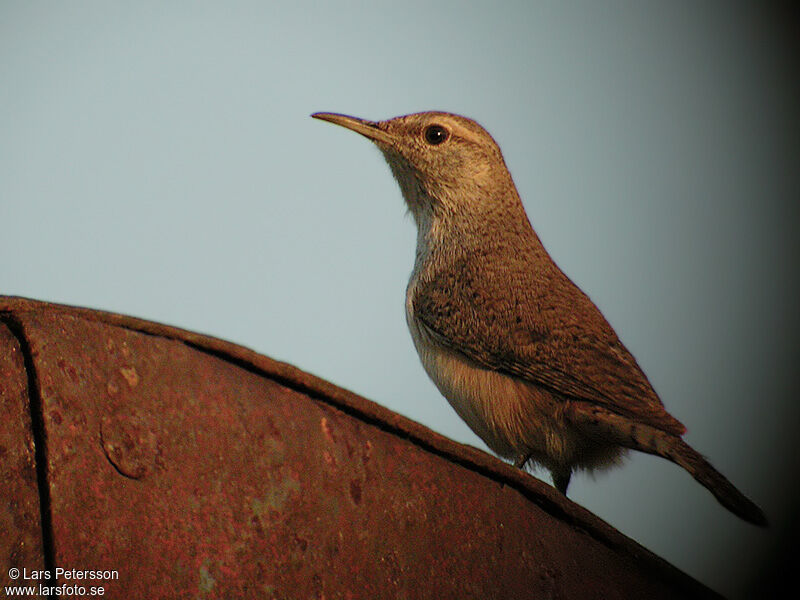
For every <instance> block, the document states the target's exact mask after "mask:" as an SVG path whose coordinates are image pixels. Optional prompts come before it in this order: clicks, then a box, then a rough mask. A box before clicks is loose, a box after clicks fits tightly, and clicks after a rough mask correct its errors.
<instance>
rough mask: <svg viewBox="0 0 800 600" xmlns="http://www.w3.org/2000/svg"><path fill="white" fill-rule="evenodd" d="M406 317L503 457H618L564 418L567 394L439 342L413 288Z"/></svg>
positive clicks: (435, 367) (546, 461)
mask: <svg viewBox="0 0 800 600" xmlns="http://www.w3.org/2000/svg"><path fill="white" fill-rule="evenodd" d="M406 319H407V322H408V327H409V330H410V332H411V337H412V339H413V341H414V346H415V347H416V349H417V353H418V354H419V357H420V361H421V362H422V366H423V368H424V369H425V372H426V373H427V374H428V376H429V377H430V378H431V380H432V381H433V382H434V384H435V385H436V387H437V388H438V389H439V391H440V392H441V393H442V395H443V396H444V397H445V398H446V399H447V401H448V402H449V403H450V405H451V406H452V407H453V408H454V409H455V411H456V413H458V415H459V417H461V418H462V419H463V420H464V422H466V423H467V425H468V426H469V427H470V429H472V431H474V432H475V434H476V435H477V436H478V437H480V438H481V439H482V440H483V441H484V442H485V443H486V445H487V446H489V448H491V449H492V450H493V451H494V452H495V453H497V454H498V455H500V456H502V457H504V458H519V457H521V456H530V457H531V459H532V460H533V461H534V462H536V463H538V464H540V465H542V466H544V467H547V468H548V469H551V470H553V469H556V470H558V469H561V468H563V467H564V466H569V467H570V468H588V469H593V468H597V467H600V466H603V465H605V464H611V463H614V462H615V460H616V458H617V456H618V455H619V454H620V452H619V450H621V449H617V448H609V447H602V448H601V447H598V446H597V445H596V444H595V443H593V442H591V440H588V439H587V438H586V437H585V436H584V435H582V434H581V433H580V432H579V431H578V430H576V429H575V428H574V427H573V426H572V425H571V424H570V423H568V422H567V421H565V418H564V410H565V407H566V402H565V401H564V400H563V399H559V398H555V397H553V396H552V395H551V394H550V393H549V392H547V391H546V390H543V389H541V388H538V387H537V386H535V385H533V384H531V383H528V382H526V381H523V380H520V379H517V378H514V377H511V376H508V375H505V374H502V373H500V372H499V371H494V370H490V369H486V368H483V367H481V366H479V365H477V364H476V363H474V362H472V361H470V360H469V359H468V358H466V357H465V356H464V355H462V354H460V353H456V352H453V351H451V350H449V349H447V348H444V347H442V346H441V345H440V344H437V343H436V341H434V340H433V339H431V336H430V335H428V334H427V333H426V331H425V327H424V325H422V324H420V323H419V322H418V321H417V320H416V319H415V318H414V314H413V307H412V303H411V301H410V294H409V299H407V301H406Z"/></svg>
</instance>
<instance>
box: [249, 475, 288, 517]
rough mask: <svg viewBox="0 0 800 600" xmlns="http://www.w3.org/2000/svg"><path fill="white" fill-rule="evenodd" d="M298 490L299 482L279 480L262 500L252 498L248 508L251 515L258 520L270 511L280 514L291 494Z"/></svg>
mask: <svg viewBox="0 0 800 600" xmlns="http://www.w3.org/2000/svg"><path fill="white" fill-rule="evenodd" d="M299 490H300V482H299V481H297V480H295V479H291V478H286V479H281V480H279V481H277V482H275V484H274V485H273V486H271V487H270V488H269V489H268V490H267V493H266V494H265V495H264V496H263V498H261V499H259V498H253V500H252V502H251V503H250V507H251V509H252V511H253V514H254V515H256V516H257V517H259V518H262V517H264V516H265V515H267V514H268V513H269V511H270V510H274V511H277V512H280V511H282V510H283V507H284V506H285V505H286V501H287V500H288V499H289V496H291V495H292V493H293V492H297V491H299Z"/></svg>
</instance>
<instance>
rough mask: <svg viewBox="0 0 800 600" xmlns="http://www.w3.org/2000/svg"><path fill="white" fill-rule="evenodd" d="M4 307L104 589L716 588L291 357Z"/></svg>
mask: <svg viewBox="0 0 800 600" xmlns="http://www.w3.org/2000/svg"><path fill="white" fill-rule="evenodd" d="M0 313H4V314H5V315H7V316H8V315H12V316H13V319H14V320H15V323H18V324H19V330H20V331H19V332H17V334H18V335H23V336H24V340H25V346H26V347H27V349H28V351H29V352H30V364H31V365H32V368H33V369H35V371H36V378H35V380H36V381H37V382H38V390H37V392H38V394H39V397H40V398H41V404H42V416H43V427H44V430H45V433H46V438H47V461H46V463H47V464H46V466H47V469H46V479H47V486H48V488H49V491H50V498H49V506H47V507H46V510H47V511H48V512H49V514H50V519H51V521H52V529H53V546H54V548H53V555H54V559H53V560H54V563H55V565H57V566H59V567H62V568H67V569H94V570H101V569H106V570H112V571H117V572H118V573H119V579H117V580H113V581H107V582H105V583H104V585H105V595H106V596H107V597H111V598H136V597H140V598H176V597H187V598H188V597H191V598H441V599H445V598H458V599H463V598H592V597H596V598H630V597H647V598H675V597H681V598H685V597H711V596H713V594H712V593H711V592H710V591H709V590H707V589H706V588H704V587H703V586H701V585H700V584H698V583H697V582H695V581H693V580H692V579H690V578H689V577H687V576H686V575H684V574H683V573H681V572H680V571H678V570H676V569H674V568H672V567H671V566H669V565H668V564H666V563H665V562H664V561H662V560H660V559H659V558H657V557H655V556H654V555H652V554H650V553H649V552H648V551H646V550H645V549H643V548H642V547H641V546H639V545H637V544H636V543H634V542H632V541H631V540H629V539H628V538H625V537H624V536H622V535H621V534H619V533H618V532H616V531H615V530H613V529H612V528H610V527H609V526H608V525H606V524H605V523H603V522H602V521H600V520H599V519H597V518H596V517H593V516H592V515H591V514H590V513H588V512H587V511H585V510H583V509H581V508H580V507H577V506H576V505H574V504H572V503H571V502H569V501H568V500H565V499H563V498H561V497H560V496H558V495H557V494H555V493H553V492H552V490H551V488H550V486H547V485H545V484H542V483H541V482H538V481H537V480H535V479H534V478H532V477H530V476H528V475H525V474H522V473H520V472H518V471H516V470H514V469H512V468H510V467H508V466H507V465H505V464H503V463H501V462H500V461H497V460H496V459H494V458H493V457H490V456H488V455H486V454H485V453H482V452H480V451H478V450H475V449H472V448H467V447H464V446H461V445H459V444H455V443H454V442H452V441H450V440H447V439H445V438H443V437H441V436H439V435H437V434H435V433H433V432H431V431H430V430H428V429H426V428H424V427H423V426H421V425H419V424H416V423H413V422H411V421H409V420H407V419H404V418H403V417H400V416H399V415H396V414H395V413H392V412H390V411H388V410H386V409H384V408H382V407H380V406H378V405H376V404H374V403H371V402H369V401H368V400H366V399H364V398H361V397H358V396H356V395H354V394H351V393H349V392H347V391H345V390H342V389H340V388H337V387H335V386H333V385H331V384H330V383H327V382H324V381H322V380H319V379H317V378H315V377H313V376H311V375H308V374H306V373H303V372H302V371H299V370H297V369H295V368H294V367H291V366H289V365H285V364H282V363H278V362H275V361H272V360H271V359H268V358H266V357H263V356H259V355H257V354H255V353H253V352H252V351H249V350H247V349H244V348H241V347H238V346H234V345H232V344H229V343H227V342H223V341H221V340H215V339H212V338H207V337H204V336H200V335H198V334H193V333H190V332H184V331H180V330H177V329H174V328H170V327H166V326H163V325H158V324H154V323H149V322H146V321H141V320H137V319H132V318H129V317H123V316H119V315H111V314H107V313H99V312H96V311H89V310H86V309H73V308H69V307H60V306H54V305H47V304H44V303H37V302H33V301H29V300H23V299H13V298H2V297H0ZM12 338H13V336H12ZM2 340H3V338H0V343H2ZM5 342H6V343H7V344H12V345H13V343H14V340H13V339H7V340H5ZM15 360H17V363H15V365H16V369H17V370H18V369H19V363H20V360H19V359H15ZM0 364H2V363H1V362H0ZM14 372H15V373H16V372H17V371H14ZM2 373H3V378H2V384H0V385H2V386H3V389H6V388H8V387H9V384H8V383H7V378H6V376H5V373H6V371H5V370H4V371H3V372H2ZM10 379H13V377H11V378H10ZM17 380H19V376H17ZM21 381H22V383H25V381H26V380H25V377H24V375H23V376H22V379H21ZM26 410H29V409H27V407H26ZM28 426H30V423H28ZM15 435H17V434H15ZM20 439H22V438H20ZM0 460H1V457H0ZM4 473H5V471H4ZM35 483H36V481H35V475H34V480H33V484H35ZM37 502H38V501H37ZM37 509H38V504H37ZM3 558H5V557H3ZM36 558H38V557H36ZM40 563H41V560H39V563H37V564H40ZM32 564H33V563H32ZM39 568H41V567H39ZM58 583H64V581H59V582H58ZM84 583H86V582H84Z"/></svg>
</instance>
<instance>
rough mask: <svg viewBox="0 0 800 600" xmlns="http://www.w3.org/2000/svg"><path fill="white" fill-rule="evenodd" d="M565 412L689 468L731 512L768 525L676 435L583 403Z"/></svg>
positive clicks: (603, 434) (607, 436)
mask: <svg viewBox="0 0 800 600" xmlns="http://www.w3.org/2000/svg"><path fill="white" fill-rule="evenodd" d="M568 414H569V416H570V417H572V418H573V419H574V421H573V422H574V423H575V424H576V425H577V426H578V427H579V428H580V429H581V430H582V431H583V432H584V433H586V434H587V435H589V436H591V437H597V438H598V439H602V440H613V441H614V442H616V443H618V444H619V445H620V446H624V447H626V448H631V449H633V450H638V451H640V452H646V453H647V454H654V455H656V456H661V457H663V458H666V459H667V460H670V461H672V462H674V463H675V464H677V465H678V466H680V467H682V468H683V469H685V470H686V471H688V472H689V474H690V475H691V476H692V477H694V479H695V480H696V481H697V482H698V483H700V484H701V485H702V486H703V487H705V488H706V489H707V490H708V491H710V492H711V493H712V494H713V495H714V497H715V498H716V499H717V500H718V501H719V502H720V504H722V505H723V506H724V507H725V508H727V509H728V510H729V511H731V512H732V513H733V514H735V515H737V516H738V517H740V518H742V519H744V520H745V521H747V522H749V523H753V524H754V525H758V526H760V527H766V526H767V518H766V516H765V515H764V512H763V511H762V510H761V509H760V508H759V507H758V506H757V505H756V504H755V503H754V502H752V501H751V500H750V499H748V498H747V497H746V496H745V495H744V494H742V493H741V492H740V491H739V490H738V489H736V486H734V485H733V484H732V483H731V482H730V481H728V479H727V478H726V477H725V476H724V475H722V473H720V472H719V471H717V470H716V469H715V468H714V467H713V466H712V465H711V463H709V462H708V461H707V460H706V459H705V457H704V456H703V455H702V454H700V453H699V452H697V451H696V450H695V449H694V448H692V447H691V446H690V445H689V444H687V443H686V442H684V441H683V440H682V439H681V438H680V437H679V436H677V435H674V434H671V433H667V432H665V431H662V430H660V429H657V428H656V427H652V426H650V425H645V424H642V423H636V422H633V421H631V420H630V419H628V418H626V417H623V416H621V415H618V414H616V413H612V412H610V411H608V410H606V409H604V408H600V407H597V406H592V405H588V404H586V403H583V402H576V403H573V404H572V406H571V410H570V411H569V413H568Z"/></svg>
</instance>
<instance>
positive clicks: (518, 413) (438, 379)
mask: <svg viewBox="0 0 800 600" xmlns="http://www.w3.org/2000/svg"><path fill="white" fill-rule="evenodd" d="M312 116H313V117H314V118H317V119H322V120H324V121H330V122H331V123H335V124H336V125H341V126H342V127H346V128H348V129H352V130H353V131H356V132H358V133H360V134H361V135H363V136H365V137H367V138H369V139H370V140H372V141H373V142H374V143H375V144H376V145H377V146H378V148H379V149H380V150H381V152H382V153H383V155H384V157H385V158H386V161H387V162H388V163H389V167H390V168H391V170H392V173H393V174H394V176H395V178H396V179H397V182H398V183H399V184H400V189H401V191H402V194H403V197H404V198H405V201H406V204H407V205H408V209H409V211H410V212H411V215H412V216H413V218H414V221H415V222H416V225H417V251H416V260H415V263H414V270H413V271H412V273H411V279H410V281H409V283H408V288H407V291H406V319H407V321H408V327H409V329H410V330H411V337H412V338H413V340H414V345H415V346H416V349H417V352H418V353H419V356H420V359H421V361H422V365H423V367H424V368H425V371H427V373H428V375H429V376H430V378H431V379H432V380H433V382H434V383H435V384H436V386H437V387H438V388H439V390H440V391H441V392H442V394H443V395H444V397H445V398H447V400H448V401H449V402H450V404H451V405H452V406H453V408H454V409H455V411H456V412H457V413H458V415H459V416H460V417H461V418H462V419H464V421H466V423H467V424H468V425H469V426H470V428H471V429H472V430H473V431H474V432H475V433H476V434H477V435H478V436H479V437H480V438H481V439H483V441H484V442H486V444H487V445H488V446H489V448H491V449H492V450H493V451H494V452H496V453H497V454H499V455H500V456H502V457H504V458H507V459H513V460H514V461H515V465H516V466H518V467H520V468H523V467H524V466H525V464H526V463H527V462H528V461H529V460H532V461H534V462H536V463H538V464H540V465H542V466H544V467H546V468H547V469H549V470H550V472H551V473H552V476H553V483H554V484H555V487H556V488H557V489H558V490H560V491H561V492H562V493H564V494H566V492H567V486H568V485H569V480H570V477H571V475H572V472H573V471H575V470H576V469H583V470H587V471H592V470H595V469H599V468H603V467H607V466H611V465H614V464H615V463H618V462H619V459H620V458H621V456H622V455H623V454H624V453H625V452H626V450H627V449H629V448H631V449H634V450H639V451H642V452H647V453H648V454H656V455H658V456H662V457H664V458H666V459H668V460H671V461H672V462H674V463H677V464H678V465H680V466H681V467H683V468H684V469H686V470H687V471H688V472H689V473H690V474H691V475H692V477H694V478H695V479H696V480H697V481H699V482H700V483H701V484H702V485H704V486H705V487H706V488H708V489H709V490H710V491H711V493H712V494H714V496H716V498H717V499H718V500H719V501H720V502H721V503H722V505H723V506H725V507H726V508H728V509H729V510H730V511H732V512H733V513H735V514H736V515H738V516H739V517H741V518H742V519H745V520H746V521H749V522H751V523H754V524H757V525H766V518H765V516H764V513H763V512H762V511H761V509H760V508H758V506H756V505H755V504H754V503H753V502H751V501H750V500H748V499H747V498H746V497H745V496H744V495H743V494H742V493H741V492H739V490H737V489H736V488H735V487H734V486H733V485H732V484H731V483H730V482H729V481H728V480H727V479H726V478H725V477H724V476H723V475H721V474H720V473H719V472H718V471H717V470H716V469H714V467H712V466H711V465H710V464H709V463H708V461H706V459H705V458H703V456H701V455H700V454H699V453H698V452H696V451H695V450H694V449H693V448H691V447H690V446H689V445H688V444H687V443H686V442H684V441H683V440H682V439H681V436H682V435H683V434H684V433H685V431H686V428H685V427H684V426H683V425H682V424H681V423H680V422H679V421H678V420H677V419H675V418H674V417H673V416H672V415H670V414H669V413H668V412H667V411H666V409H665V408H664V405H663V404H662V403H661V400H660V399H659V398H658V396H657V395H656V392H655V390H653V387H652V386H651V384H650V382H649V381H648V380H647V377H646V376H645V374H644V373H643V372H642V370H641V368H640V367H639V365H638V364H637V363H636V360H635V359H634V357H633V356H632V355H631V353H630V352H628V350H627V349H626V348H625V346H623V345H622V343H621V342H620V341H619V339H618V338H617V335H616V333H615V332H614V330H613V329H612V328H611V326H610V325H609V324H608V322H607V321H606V319H605V318H604V317H603V315H602V314H601V313H600V310H599V309H598V308H597V307H596V306H595V305H594V304H593V303H592V301H591V300H589V298H588V297H587V296H586V294H584V293H583V292H582V291H581V290H580V289H579V288H578V287H577V286H576V285H575V284H574V283H573V282H572V281H571V280H570V279H569V278H568V277H567V276H566V275H564V273H562V272H561V270H560V269H559V268H558V267H557V266H556V264H555V263H554V262H553V260H552V259H551V258H550V256H549V255H548V253H547V251H546V250H545V248H544V246H543V245H542V243H541V242H540V241H539V238H538V236H537V235H536V233H535V232H534V230H533V228H532V226H531V224H530V221H529V220H528V217H527V215H526V213H525V209H524V208H523V206H522V202H521V201H520V199H519V196H518V194H517V190H516V188H515V186H514V182H513V181H512V179H511V175H510V174H509V172H508V169H507V168H506V165H505V162H504V160H503V155H502V154H501V152H500V148H499V147H498V146H497V144H496V143H495V141H494V140H493V139H492V137H491V136H490V135H489V134H488V133H487V132H486V131H485V130H484V129H483V128H482V127H481V126H480V125H478V124H477V123H475V122H474V121H471V120H470V119H467V118H465V117H461V116H458V115H454V114H450V113H443V112H425V113H417V114H411V115H406V116H402V117H397V118H394V119H389V120H386V121H378V122H373V121H367V120H364V119H359V118H355V117H349V116H346V115H340V114H333V113H316V114H314V115H312Z"/></svg>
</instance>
